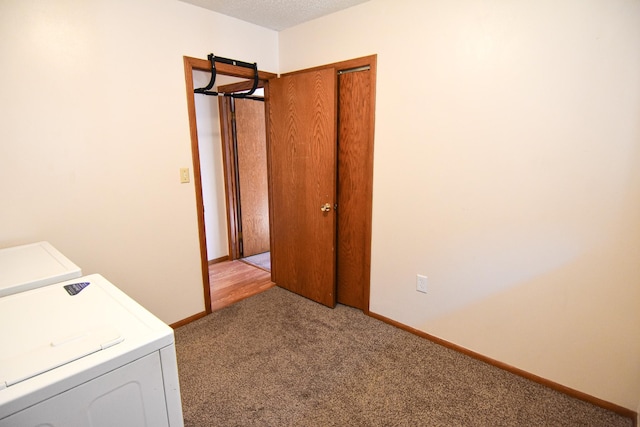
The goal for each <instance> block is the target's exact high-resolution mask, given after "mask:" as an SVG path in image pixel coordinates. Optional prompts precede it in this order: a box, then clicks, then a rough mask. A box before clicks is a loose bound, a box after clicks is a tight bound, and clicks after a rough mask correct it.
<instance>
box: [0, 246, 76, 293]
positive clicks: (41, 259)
mask: <svg viewBox="0 0 640 427" xmlns="http://www.w3.org/2000/svg"><path fill="white" fill-rule="evenodd" d="M80 276H82V270H80V267H78V266H77V265H75V264H74V263H73V262H71V261H70V260H69V259H68V258H67V257H65V256H64V255H62V254H61V253H60V252H59V251H58V250H57V249H56V248H54V247H53V246H51V244H50V243H49V242H37V243H31V244H28V245H22V246H14V247H11V248H4V249H0V297H4V296H6V295H11V294H14V293H17V292H23V291H28V290H30V289H34V288H38V287H40V286H46V285H50V284H52V283H58V282H62V281H63V280H69V279H75V278H78V277H80Z"/></svg>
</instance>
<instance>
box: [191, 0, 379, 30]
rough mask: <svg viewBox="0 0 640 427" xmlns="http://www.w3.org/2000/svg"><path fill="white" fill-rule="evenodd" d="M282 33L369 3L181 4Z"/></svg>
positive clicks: (201, 0)
mask: <svg viewBox="0 0 640 427" xmlns="http://www.w3.org/2000/svg"><path fill="white" fill-rule="evenodd" d="M181 1H183V2H185V3H191V4H193V5H196V6H200V7H204V8H205V9H209V10H213V11H215V12H218V13H222V14H223V15H228V16H232V17H234V18H238V19H241V20H243V21H247V22H251V23H253V24H256V25H260V26H261V27H265V28H270V29H272V30H276V31H280V30H284V29H285V28H289V27H293V26H295V25H298V24H301V23H303V22H306V21H310V20H312V19H315V18H319V17H321V16H324V15H328V14H330V13H333V12H337V11H339V10H342V9H347V8H349V7H351V6H355V5H357V4H360V3H364V2H366V1H368V0H181Z"/></svg>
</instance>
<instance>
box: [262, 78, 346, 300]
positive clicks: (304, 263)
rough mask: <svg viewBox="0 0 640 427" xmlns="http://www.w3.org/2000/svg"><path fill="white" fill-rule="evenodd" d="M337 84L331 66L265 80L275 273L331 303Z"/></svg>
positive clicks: (284, 282)
mask: <svg viewBox="0 0 640 427" xmlns="http://www.w3.org/2000/svg"><path fill="white" fill-rule="evenodd" d="M336 91H337V78H336V72H335V70H334V69H323V70H316V71H311V72H307V73H298V74H295V75H289V76H284V77H281V78H279V79H272V80H271V81H270V82H269V88H268V107H267V110H268V113H267V114H268V132H269V167H270V183H269V185H270V195H271V196H270V197H271V227H272V228H271V235H272V244H271V262H272V279H273V281H274V282H275V283H276V284H277V285H278V286H281V287H284V288H285V289H289V290H291V291H292V292H295V293H297V294H300V295H303V296H305V297H307V298H310V299H312V300H314V301H317V302H319V303H321V304H324V305H326V306H329V307H333V306H335V303H336V291H335V239H336V215H335V211H334V209H333V206H334V204H335V203H336V201H337V200H336V173H335V172H336V167H337V164H336V161H337V160H336V157H337V153H336V151H337V147H336V135H337V124H336V121H337V97H336ZM325 203H328V204H329V205H330V207H331V209H330V211H328V212H323V211H322V210H321V209H320V208H321V207H322V205H324V204H325Z"/></svg>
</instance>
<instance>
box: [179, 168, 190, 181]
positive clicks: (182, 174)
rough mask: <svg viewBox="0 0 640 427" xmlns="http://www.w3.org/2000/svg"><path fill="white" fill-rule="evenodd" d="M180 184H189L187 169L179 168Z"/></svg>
mask: <svg viewBox="0 0 640 427" xmlns="http://www.w3.org/2000/svg"><path fill="white" fill-rule="evenodd" d="M180 182H181V183H182V184H186V183H187V182H189V168H180Z"/></svg>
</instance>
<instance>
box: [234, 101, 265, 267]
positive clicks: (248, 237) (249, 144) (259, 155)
mask: <svg viewBox="0 0 640 427" xmlns="http://www.w3.org/2000/svg"><path fill="white" fill-rule="evenodd" d="M234 103H235V129H236V143H237V147H236V155H237V159H238V187H239V190H240V191H239V193H240V197H239V199H240V200H239V222H240V227H241V230H242V236H241V241H242V250H241V253H242V256H243V257H248V256H251V255H255V254H259V253H263V252H268V251H269V199H268V186H267V142H266V133H265V117H264V115H265V112H264V103H263V102H261V101H255V100H250V99H240V98H238V99H235V100H234Z"/></svg>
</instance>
